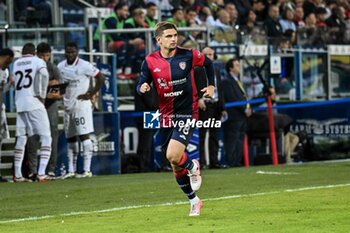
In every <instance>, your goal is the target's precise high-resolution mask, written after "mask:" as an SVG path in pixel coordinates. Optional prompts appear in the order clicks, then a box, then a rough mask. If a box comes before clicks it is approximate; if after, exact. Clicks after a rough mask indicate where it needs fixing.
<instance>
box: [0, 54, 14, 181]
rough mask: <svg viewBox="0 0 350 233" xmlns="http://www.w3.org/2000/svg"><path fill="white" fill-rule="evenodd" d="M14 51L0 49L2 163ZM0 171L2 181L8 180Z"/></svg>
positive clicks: (6, 132)
mask: <svg viewBox="0 0 350 233" xmlns="http://www.w3.org/2000/svg"><path fill="white" fill-rule="evenodd" d="M13 57H14V53H13V51H12V50H11V49H8V48H4V49H0V163H1V147H2V140H3V139H6V138H9V130H8V126H7V120H6V112H5V104H3V100H2V97H3V94H4V93H5V92H6V91H7V90H8V89H9V86H10V83H11V82H10V79H9V70H8V66H9V65H10V64H11V63H12V61H13ZM7 181H8V180H7V179H5V178H3V177H2V176H1V173H0V182H7Z"/></svg>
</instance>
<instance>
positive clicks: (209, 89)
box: [201, 85, 215, 98]
mask: <svg viewBox="0 0 350 233" xmlns="http://www.w3.org/2000/svg"><path fill="white" fill-rule="evenodd" d="M214 88H215V87H214V86H212V85H209V86H207V87H204V88H203V89H202V90H201V92H204V94H203V96H204V97H209V98H211V97H213V95H214Z"/></svg>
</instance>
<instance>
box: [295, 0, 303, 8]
mask: <svg viewBox="0 0 350 233" xmlns="http://www.w3.org/2000/svg"><path fill="white" fill-rule="evenodd" d="M294 2H295V7H303V5H304V0H294Z"/></svg>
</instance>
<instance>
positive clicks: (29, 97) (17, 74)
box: [13, 43, 52, 182]
mask: <svg viewBox="0 0 350 233" xmlns="http://www.w3.org/2000/svg"><path fill="white" fill-rule="evenodd" d="M34 55H35V46H34V45H33V44H32V43H27V44H25V45H24V46H23V49H22V57H20V58H19V59H17V60H16V61H15V63H14V65H13V75H14V79H15V96H16V109H17V118H16V137H17V140H16V145H15V151H14V160H15V162H14V163H15V175H14V181H15V182H24V181H29V180H27V179H26V178H24V177H23V176H22V171H21V170H22V161H23V157H24V148H25V145H26V142H27V137H30V136H33V135H39V137H40V142H41V148H40V164H39V170H38V175H37V180H38V181H39V182H45V181H46V178H47V177H46V175H45V170H46V166H47V163H48V161H49V158H50V154H51V141H52V139H51V132H50V122H49V118H48V116H47V112H46V109H45V105H44V100H45V98H46V92H47V86H48V83H49V73H48V71H47V67H46V63H45V62H44V61H43V60H42V59H40V58H38V57H35V56H34Z"/></svg>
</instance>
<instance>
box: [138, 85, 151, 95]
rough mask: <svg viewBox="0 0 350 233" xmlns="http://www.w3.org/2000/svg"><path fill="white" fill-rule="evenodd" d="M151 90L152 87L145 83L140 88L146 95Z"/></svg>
mask: <svg viewBox="0 0 350 233" xmlns="http://www.w3.org/2000/svg"><path fill="white" fill-rule="evenodd" d="M150 90H151V87H150V86H149V85H148V83H143V84H142V85H141V87H140V92H141V93H145V92H148V91H150Z"/></svg>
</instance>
